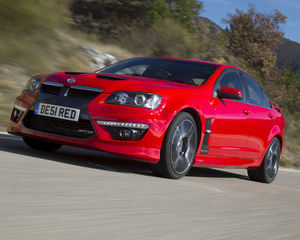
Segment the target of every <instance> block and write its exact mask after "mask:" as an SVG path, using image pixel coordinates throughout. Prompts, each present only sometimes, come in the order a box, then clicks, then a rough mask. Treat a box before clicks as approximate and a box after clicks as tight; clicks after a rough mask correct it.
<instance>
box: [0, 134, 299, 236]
mask: <svg viewBox="0 0 300 240" xmlns="http://www.w3.org/2000/svg"><path fill="white" fill-rule="evenodd" d="M0 164H1V165H0V239H1V240H2V239H4V240H12V239H18V240H19V239H30V240H34V239H38V240H41V239H72V240H74V239H130V240H131V239H300V228H299V225H300V171H296V170H289V169H282V168H281V169H280V170H279V173H278V176H277V178H276V179H275V181H274V182H273V183H272V184H263V183H257V182H252V181H250V180H249V179H248V177H247V172H246V170H215V169H201V168H192V169H191V171H190V173H189V174H188V176H186V177H184V178H182V179H181V180H169V179H163V178H158V177H155V176H153V175H152V173H151V172H150V170H149V168H148V165H147V164H145V163H141V162H135V161H131V160H129V159H124V158H121V157H116V156H112V155H109V154H105V153H99V152H95V151H89V150H84V149H78V148H72V147H66V146H64V147H62V148H61V149H60V150H58V151H57V152H54V153H45V152H41V151H36V150H33V149H30V148H29V147H27V146H26V145H25V144H24V143H23V141H22V140H21V139H20V138H18V137H14V136H10V135H7V134H3V133H0Z"/></svg>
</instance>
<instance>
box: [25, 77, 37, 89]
mask: <svg viewBox="0 0 300 240" xmlns="http://www.w3.org/2000/svg"><path fill="white" fill-rule="evenodd" d="M39 85H40V80H38V79H37V78H31V79H30V80H29V81H28V83H27V84H26V86H25V89H24V90H26V91H30V92H35V90H36V89H37V88H38V87H39Z"/></svg>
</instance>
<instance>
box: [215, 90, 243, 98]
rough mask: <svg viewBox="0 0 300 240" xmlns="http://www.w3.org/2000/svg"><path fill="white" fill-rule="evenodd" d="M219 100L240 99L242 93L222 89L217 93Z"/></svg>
mask: <svg viewBox="0 0 300 240" xmlns="http://www.w3.org/2000/svg"><path fill="white" fill-rule="evenodd" d="M217 95H218V97H219V98H229V99H242V92H241V91H240V90H238V89H236V88H231V87H222V88H221V91H220V92H217Z"/></svg>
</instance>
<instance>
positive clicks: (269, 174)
mask: <svg viewBox="0 0 300 240" xmlns="http://www.w3.org/2000/svg"><path fill="white" fill-rule="evenodd" d="M280 153H281V146H280V142H279V140H278V138H274V139H273V140H272V142H271V143H270V145H269V147H268V150H267V152H266V155H265V157H264V160H263V162H262V163H261V166H260V167H259V168H257V169H253V170H248V176H249V178H250V179H251V180H254V181H258V182H263V183H271V182H273V180H274V179H275V177H276V175H277V172H278V168H279V161H280Z"/></svg>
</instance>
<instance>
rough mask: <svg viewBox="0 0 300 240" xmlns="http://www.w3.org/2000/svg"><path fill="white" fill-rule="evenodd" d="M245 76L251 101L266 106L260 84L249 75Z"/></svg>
mask: <svg viewBox="0 0 300 240" xmlns="http://www.w3.org/2000/svg"><path fill="white" fill-rule="evenodd" d="M244 77H245V80H246V84H247V87H248V91H249V100H250V103H252V104H255V105H259V106H263V107H264V106H265V101H264V97H263V95H262V92H261V89H260V86H259V85H258V84H257V83H256V82H255V81H254V80H253V79H252V78H250V77H249V76H247V75H245V74H244Z"/></svg>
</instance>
